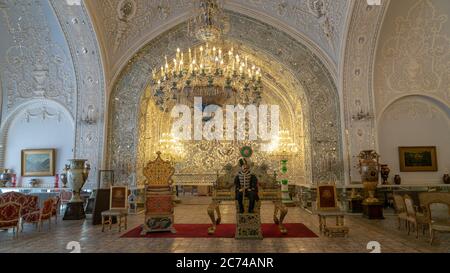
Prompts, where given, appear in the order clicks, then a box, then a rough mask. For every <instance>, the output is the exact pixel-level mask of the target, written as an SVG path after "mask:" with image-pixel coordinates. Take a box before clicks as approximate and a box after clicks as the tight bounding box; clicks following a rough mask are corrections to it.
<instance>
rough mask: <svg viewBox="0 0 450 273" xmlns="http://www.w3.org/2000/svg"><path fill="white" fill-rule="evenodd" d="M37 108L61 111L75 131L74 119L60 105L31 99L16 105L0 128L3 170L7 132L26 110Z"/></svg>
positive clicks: (67, 110)
mask: <svg viewBox="0 0 450 273" xmlns="http://www.w3.org/2000/svg"><path fill="white" fill-rule="evenodd" d="M37 106H49V107H53V108H55V109H57V110H61V111H62V112H63V113H64V114H65V115H66V116H67V117H69V120H70V123H71V125H72V127H73V129H74V130H75V119H74V118H73V116H72V114H71V113H70V111H69V109H68V108H67V107H66V106H64V105H62V104H61V103H59V102H57V101H54V100H49V99H33V100H29V101H26V102H24V103H21V104H20V105H17V106H16V107H15V108H14V109H13V110H12V111H11V112H10V113H9V114H8V116H7V117H6V118H5V119H4V122H3V123H2V126H1V128H0V132H1V133H0V167H1V168H3V167H4V164H5V149H6V143H7V140H8V131H9V129H10V126H11V124H12V123H13V121H15V120H16V119H17V118H18V117H20V115H23V114H24V113H25V112H26V111H27V110H29V109H31V108H33V107H37Z"/></svg>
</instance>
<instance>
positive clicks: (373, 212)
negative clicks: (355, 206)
mask: <svg viewBox="0 0 450 273" xmlns="http://www.w3.org/2000/svg"><path fill="white" fill-rule="evenodd" d="M383 206H384V205H383V203H382V202H378V203H365V202H363V203H362V207H363V216H364V217H367V218H369V219H384V216H383Z"/></svg>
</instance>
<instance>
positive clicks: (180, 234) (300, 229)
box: [121, 223, 318, 238]
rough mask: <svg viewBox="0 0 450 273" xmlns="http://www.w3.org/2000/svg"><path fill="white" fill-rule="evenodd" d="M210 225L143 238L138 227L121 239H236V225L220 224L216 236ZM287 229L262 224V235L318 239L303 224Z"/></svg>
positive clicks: (179, 226) (178, 227)
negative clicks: (282, 232) (285, 231)
mask: <svg viewBox="0 0 450 273" xmlns="http://www.w3.org/2000/svg"><path fill="white" fill-rule="evenodd" d="M210 226H211V225H210V224H175V225H174V227H175V229H176V230H177V233H171V232H157V233H148V234H147V235H144V236H141V235H140V233H141V230H142V228H141V227H140V226H139V227H136V228H134V229H132V230H130V231H128V232H127V233H125V234H124V235H122V236H121V238H234V233H235V231H236V226H235V224H220V225H218V226H217V228H216V233H215V234H214V235H209V234H208V227H210ZM284 226H285V227H286V228H287V230H288V233H287V234H284V235H283V234H281V233H280V231H279V230H278V226H277V225H275V224H262V233H263V237H264V238H316V237H318V236H317V235H316V234H315V233H314V232H312V231H311V230H310V229H309V228H307V227H306V226H305V225H303V224H299V223H295V224H289V223H287V224H284Z"/></svg>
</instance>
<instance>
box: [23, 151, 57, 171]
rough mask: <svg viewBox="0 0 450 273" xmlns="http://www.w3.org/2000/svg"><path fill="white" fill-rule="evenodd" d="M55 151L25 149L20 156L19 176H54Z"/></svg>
mask: <svg viewBox="0 0 450 273" xmlns="http://www.w3.org/2000/svg"><path fill="white" fill-rule="evenodd" d="M55 156H56V150H55V149H25V150H22V154H21V175H22V176H24V177H26V176H55V158H56V157H55Z"/></svg>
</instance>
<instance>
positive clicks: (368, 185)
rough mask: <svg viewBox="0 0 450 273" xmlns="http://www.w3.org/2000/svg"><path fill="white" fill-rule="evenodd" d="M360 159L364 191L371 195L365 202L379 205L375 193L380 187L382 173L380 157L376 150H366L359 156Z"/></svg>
mask: <svg viewBox="0 0 450 273" xmlns="http://www.w3.org/2000/svg"><path fill="white" fill-rule="evenodd" d="M358 158H359V173H360V174H361V180H362V183H363V186H364V189H365V190H366V191H367V193H368V195H369V197H367V198H366V199H365V200H364V202H365V203H377V202H378V199H377V198H375V191H376V189H377V185H378V174H379V173H380V170H379V169H380V168H379V166H380V165H379V163H378V162H379V158H380V156H379V155H378V154H377V152H375V151H374V150H365V151H362V152H361V153H360V154H359V155H358Z"/></svg>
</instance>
